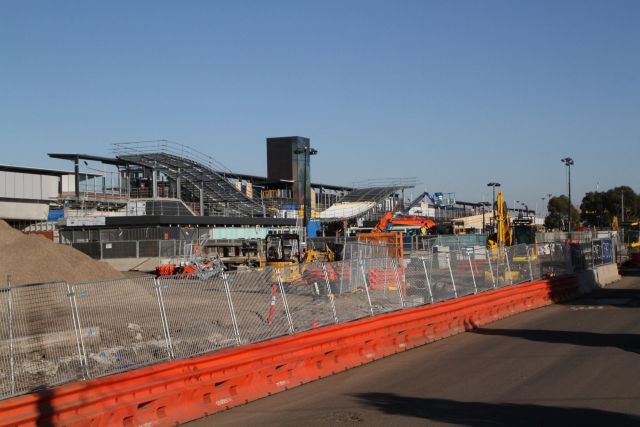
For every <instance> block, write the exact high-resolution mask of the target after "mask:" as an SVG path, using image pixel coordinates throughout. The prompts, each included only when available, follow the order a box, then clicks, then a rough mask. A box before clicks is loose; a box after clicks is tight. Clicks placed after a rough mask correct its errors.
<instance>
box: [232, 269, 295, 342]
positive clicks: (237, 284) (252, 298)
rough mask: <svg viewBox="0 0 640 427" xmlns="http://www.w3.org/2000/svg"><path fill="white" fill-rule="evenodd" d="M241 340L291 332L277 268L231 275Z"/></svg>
mask: <svg viewBox="0 0 640 427" xmlns="http://www.w3.org/2000/svg"><path fill="white" fill-rule="evenodd" d="M227 280H228V282H229V288H230V291H231V300H232V302H233V306H234V308H235V313H236V318H237V320H238V330H239V334H240V341H241V343H251V342H258V341H264V340H268V339H270V338H275V337H278V336H281V335H286V334H288V333H289V332H290V324H289V317H288V313H287V310H286V305H285V301H286V297H287V295H284V296H283V294H282V289H283V287H282V286H280V285H279V282H278V275H277V273H276V270H275V269H273V268H271V267H266V268H263V269H257V270H247V271H235V272H231V273H229V275H228V279H227Z"/></svg>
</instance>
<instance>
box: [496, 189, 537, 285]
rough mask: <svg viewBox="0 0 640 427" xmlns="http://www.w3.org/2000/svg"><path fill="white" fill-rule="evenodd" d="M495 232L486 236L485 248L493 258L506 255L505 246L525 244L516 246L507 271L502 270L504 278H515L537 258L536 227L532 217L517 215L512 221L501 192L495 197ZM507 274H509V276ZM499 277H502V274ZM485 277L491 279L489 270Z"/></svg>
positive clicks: (526, 269)
mask: <svg viewBox="0 0 640 427" xmlns="http://www.w3.org/2000/svg"><path fill="white" fill-rule="evenodd" d="M496 205H497V206H496V215H495V224H496V232H495V233H493V234H491V235H489V236H488V237H487V248H488V249H490V250H491V252H492V255H493V258H494V259H497V258H498V257H500V258H502V257H504V256H506V253H505V252H503V251H504V250H505V248H508V247H511V246H513V245H522V244H526V245H527V246H525V247H517V253H513V254H512V257H511V261H512V265H510V266H509V270H510V273H509V271H504V273H503V274H504V280H505V281H508V280H510V279H511V280H512V281H513V280H517V279H518V278H519V276H520V272H521V271H528V268H529V261H535V260H536V259H537V258H538V250H537V247H536V227H535V224H534V221H533V219H532V218H529V217H522V216H518V217H517V218H515V219H514V220H513V221H512V220H511V216H510V215H509V211H508V208H507V203H506V202H505V201H504V196H503V194H502V192H501V191H500V192H498V194H497V197H496ZM509 274H511V276H510V277H509ZM500 276H501V277H500V278H503V276H502V274H501V275H500ZM485 279H486V280H488V281H489V280H492V276H491V272H489V271H487V272H485Z"/></svg>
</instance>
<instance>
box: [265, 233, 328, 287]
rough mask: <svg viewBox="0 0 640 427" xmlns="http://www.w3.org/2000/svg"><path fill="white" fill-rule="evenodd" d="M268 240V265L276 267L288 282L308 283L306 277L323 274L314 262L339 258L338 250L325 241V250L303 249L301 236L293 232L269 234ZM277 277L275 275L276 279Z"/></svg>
mask: <svg viewBox="0 0 640 427" xmlns="http://www.w3.org/2000/svg"><path fill="white" fill-rule="evenodd" d="M265 242H266V265H268V266H271V267H276V268H277V269H278V271H279V274H280V279H281V280H282V282H284V283H288V284H293V285H295V284H302V283H306V282H307V280H306V278H308V277H317V276H322V274H323V273H322V271H316V270H318V269H317V264H313V263H314V262H329V263H331V262H333V261H336V259H337V258H338V257H337V256H336V252H335V251H334V250H333V249H331V248H330V247H329V245H328V244H326V243H325V247H324V249H323V250H321V249H308V250H306V251H303V250H302V249H301V246H300V236H298V235H297V234H293V233H286V234H269V235H268V236H267V238H266V240H265ZM276 279H277V278H276V277H275V276H274V280H276Z"/></svg>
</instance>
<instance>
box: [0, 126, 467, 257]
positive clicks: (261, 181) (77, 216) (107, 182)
mask: <svg viewBox="0 0 640 427" xmlns="http://www.w3.org/2000/svg"><path fill="white" fill-rule="evenodd" d="M266 151H267V176H259V175H247V174H242V173H237V172H232V171H231V170H229V169H228V168H227V167H225V166H224V165H223V164H221V163H220V162H219V161H217V160H215V159H214V158H212V157H211V156H209V155H207V154H204V153H200V152H198V151H196V150H194V149H192V148H189V147H187V146H184V145H181V144H177V143H174V142H170V141H166V140H160V141H142V142H130V143H118V144H113V156H111V157H104V156H96V155H92V154H80V153H49V156H50V157H51V158H55V159H60V160H66V161H70V162H71V163H72V165H73V166H72V170H68V171H65V170H47V169H36V168H25V167H18V166H7V165H5V166H0V183H2V185H0V218H1V219H5V220H7V221H8V222H9V223H11V224H12V225H14V226H15V227H16V228H20V229H23V230H25V231H37V232H42V233H45V234H47V235H48V237H50V238H54V239H55V240H57V241H59V242H60V243H63V244H69V245H73V246H74V247H75V248H77V249H79V250H81V251H82V252H84V253H86V254H88V255H90V256H92V257H93V258H96V259H103V260H127V261H126V262H125V264H124V265H121V266H120V267H121V268H123V269H128V268H133V267H136V266H138V265H139V263H140V262H143V261H144V260H145V259H153V260H157V258H172V257H177V256H181V255H184V254H185V251H188V250H189V246H190V245H192V244H195V243H198V242H201V243H204V242H207V244H208V245H210V247H211V248H213V249H214V250H216V251H217V252H218V253H219V255H220V256H221V257H225V258H228V259H232V258H242V257H246V256H253V255H256V252H259V251H260V250H261V245H260V244H259V243H257V242H259V241H261V240H263V239H264V238H265V237H266V236H267V235H268V234H270V233H283V232H296V233H299V234H301V235H309V236H312V237H313V236H317V235H325V234H326V235H336V234H337V235H342V236H344V235H347V234H349V230H350V229H363V228H364V229H366V228H367V227H370V226H371V224H372V223H375V222H376V221H377V220H378V219H379V218H380V217H381V216H382V215H383V214H384V213H386V212H388V211H395V210H397V209H398V208H400V207H404V196H405V194H404V192H405V190H407V189H410V188H412V187H413V186H415V184H416V181H415V180H414V179H395V180H385V181H380V180H377V181H369V182H366V183H364V185H363V184H359V185H357V187H358V188H354V186H339V185H328V184H319V183H315V182H312V181H311V162H310V159H311V157H312V156H313V155H314V154H316V153H317V151H316V150H315V149H313V148H311V146H310V141H309V139H308V138H304V137H299V136H293V137H279V138H267V140H266ZM447 205H448V206H449V213H448V215H449V216H453V215H457V216H463V215H467V214H468V213H469V212H468V211H469V206H464V204H463V205H462V206H460V205H458V206H455V201H454V202H453V203H448V204H446V205H444V206H445V213H446V206H447ZM468 205H473V204H468ZM471 208H473V209H475V208H476V207H474V206H471ZM432 209H435V207H432ZM456 209H457V211H456ZM438 212H440V210H439V209H438ZM303 228H306V232H305V233H302V232H301V230H302V229H303ZM152 262H156V261H152Z"/></svg>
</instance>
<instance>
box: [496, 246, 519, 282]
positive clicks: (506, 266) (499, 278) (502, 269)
mask: <svg viewBox="0 0 640 427" xmlns="http://www.w3.org/2000/svg"><path fill="white" fill-rule="evenodd" d="M490 259H491V262H492V266H493V268H492V270H493V274H494V275H495V283H496V287H497V288H501V287H504V286H509V285H512V284H513V283H515V281H514V276H515V274H514V272H513V271H512V269H511V263H510V260H509V254H508V253H507V250H506V248H505V247H503V246H500V247H498V248H497V249H492V250H491V254H490Z"/></svg>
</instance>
